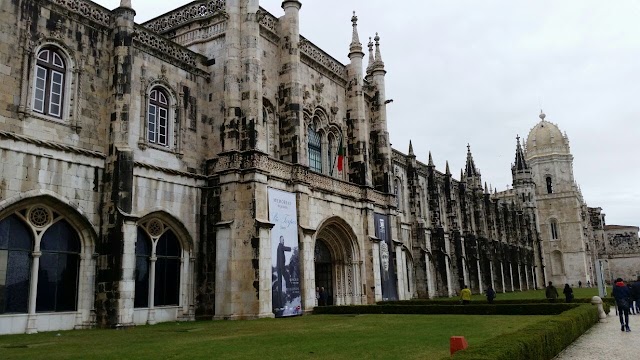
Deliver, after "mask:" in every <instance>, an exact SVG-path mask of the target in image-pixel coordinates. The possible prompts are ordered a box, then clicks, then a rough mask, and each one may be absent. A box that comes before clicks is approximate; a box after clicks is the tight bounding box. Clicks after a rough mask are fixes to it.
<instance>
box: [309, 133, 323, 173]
mask: <svg viewBox="0 0 640 360" xmlns="http://www.w3.org/2000/svg"><path fill="white" fill-rule="evenodd" d="M308 137H309V168H310V169H311V170H313V171H315V172H319V173H321V172H322V140H321V139H320V134H319V133H318V132H317V131H316V129H315V125H310V126H309V136H308Z"/></svg>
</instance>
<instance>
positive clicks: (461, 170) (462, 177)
mask: <svg viewBox="0 0 640 360" xmlns="http://www.w3.org/2000/svg"><path fill="white" fill-rule="evenodd" d="M462 179H464V169H460V181H462Z"/></svg>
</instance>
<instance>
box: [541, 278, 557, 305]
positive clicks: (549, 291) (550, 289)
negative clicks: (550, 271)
mask: <svg viewBox="0 0 640 360" xmlns="http://www.w3.org/2000/svg"><path fill="white" fill-rule="evenodd" d="M544 295H545V296H546V297H547V300H549V302H556V299H557V298H558V290H557V289H556V287H555V286H553V283H552V282H551V281H549V285H548V286H547V287H546V288H545V291H544Z"/></svg>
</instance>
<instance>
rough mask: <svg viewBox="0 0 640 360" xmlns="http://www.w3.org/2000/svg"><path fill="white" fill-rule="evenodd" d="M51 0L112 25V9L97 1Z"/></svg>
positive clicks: (86, 17)
mask: <svg viewBox="0 0 640 360" xmlns="http://www.w3.org/2000/svg"><path fill="white" fill-rule="evenodd" d="M49 2H51V3H52V4H55V5H58V6H60V7H62V8H64V9H67V10H69V11H71V12H72V13H76V14H78V15H80V16H81V17H82V18H85V19H90V20H92V21H93V22H95V23H98V24H100V25H102V26H106V27H111V11H109V10H108V9H106V8H103V7H102V6H100V5H98V4H96V3H93V2H91V1H85V0H49Z"/></svg>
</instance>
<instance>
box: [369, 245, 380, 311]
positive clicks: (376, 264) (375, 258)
mask: <svg viewBox="0 0 640 360" xmlns="http://www.w3.org/2000/svg"><path fill="white" fill-rule="evenodd" d="M370 239H371V257H372V259H371V260H372V261H371V262H372V263H373V282H374V286H372V287H373V288H374V289H373V293H374V299H375V301H376V302H378V301H382V276H381V274H380V239H378V238H375V237H371V238H370Z"/></svg>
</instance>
